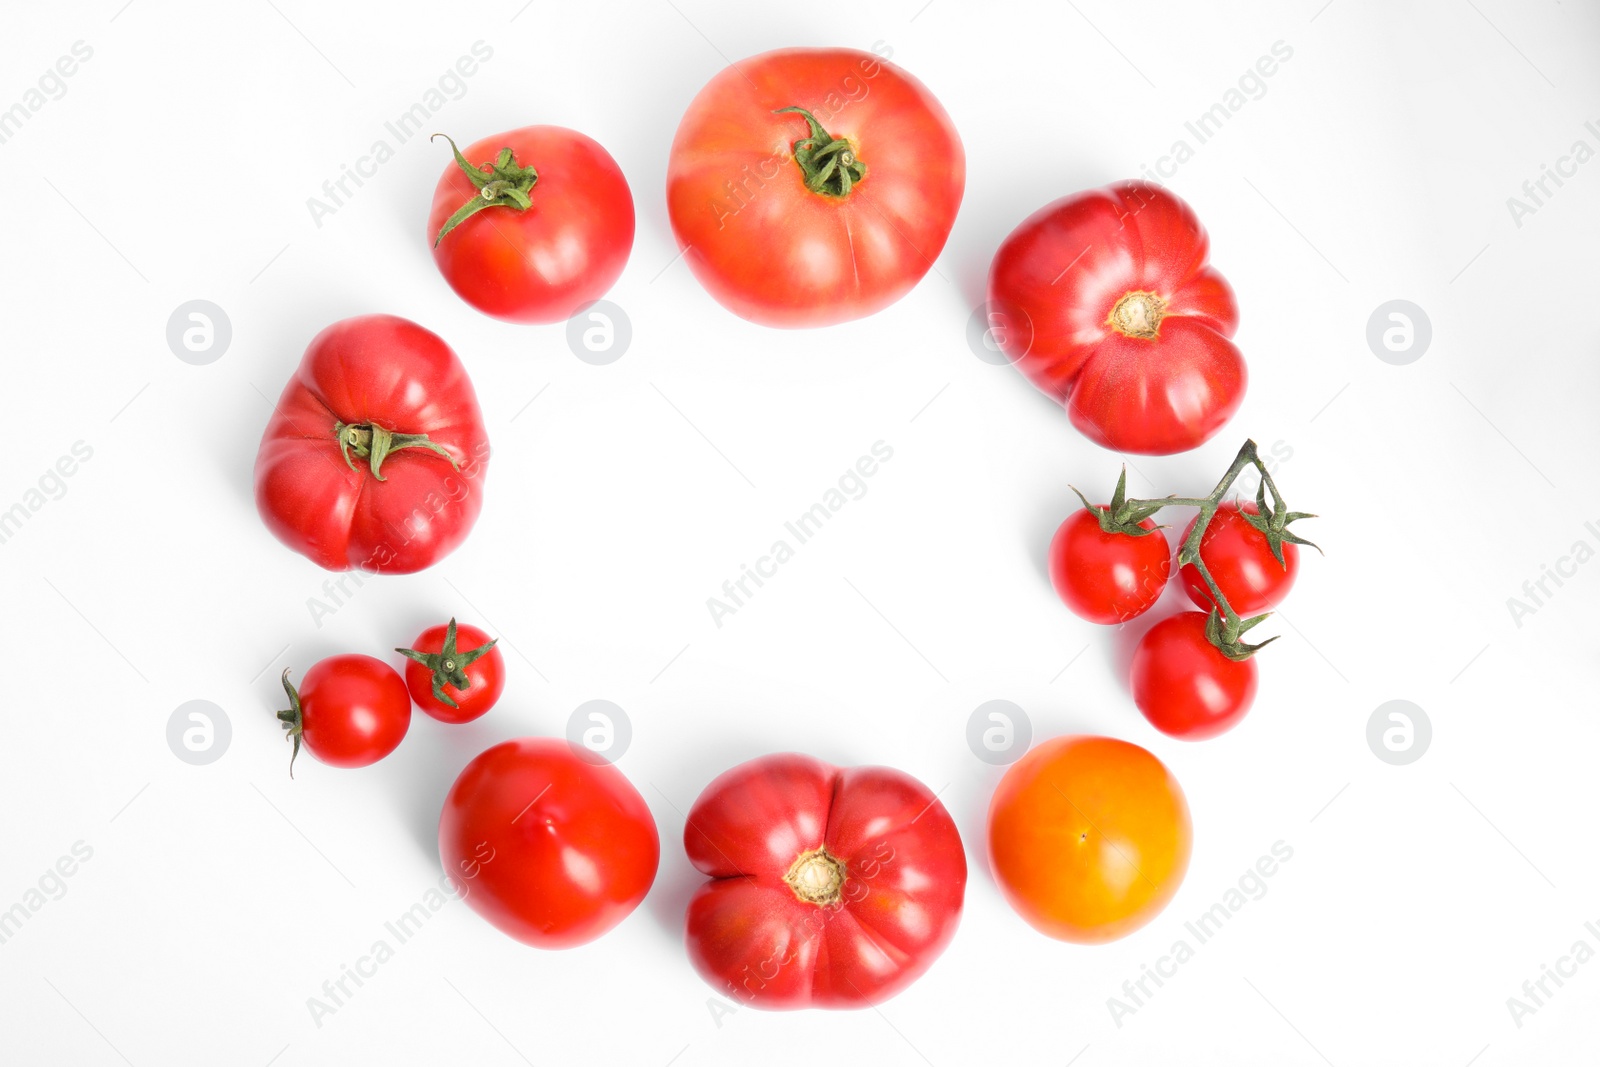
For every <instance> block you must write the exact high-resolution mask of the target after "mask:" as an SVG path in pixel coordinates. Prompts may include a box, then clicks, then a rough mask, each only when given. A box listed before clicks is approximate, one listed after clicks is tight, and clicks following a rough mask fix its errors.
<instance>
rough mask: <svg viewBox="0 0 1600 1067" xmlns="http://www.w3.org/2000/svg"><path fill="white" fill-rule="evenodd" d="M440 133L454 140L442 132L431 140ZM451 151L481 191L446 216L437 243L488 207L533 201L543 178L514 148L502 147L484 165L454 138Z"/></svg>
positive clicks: (519, 206)
mask: <svg viewBox="0 0 1600 1067" xmlns="http://www.w3.org/2000/svg"><path fill="white" fill-rule="evenodd" d="M440 137H444V139H445V140H446V141H450V138H449V137H447V136H445V135H444V134H442V133H436V134H434V135H433V137H430V138H429V140H430V141H431V140H436V139H438V138H440ZM450 151H451V152H453V153H454V154H455V157H456V166H458V167H460V168H461V173H463V174H465V175H466V176H467V181H469V182H471V183H472V187H473V188H474V189H476V190H478V192H477V195H475V196H474V197H473V198H472V199H471V200H468V201H467V202H466V203H465V204H462V205H461V206H460V207H459V208H457V209H456V213H455V214H454V215H451V216H450V217H449V218H448V219H446V220H445V224H444V225H443V226H441V227H440V228H439V235H438V236H437V237H435V238H434V239H433V247H435V248H438V247H439V242H440V241H442V240H444V235H445V234H447V233H449V232H450V231H451V230H453V229H455V228H456V227H457V226H460V225H461V224H462V223H463V222H466V221H467V220H468V219H470V218H471V217H472V216H474V215H476V214H477V213H478V212H480V211H482V210H484V209H485V208H491V207H509V208H515V209H516V210H518V211H526V210H528V208H529V207H531V206H532V205H533V198H532V196H531V195H530V194H531V193H532V192H533V186H534V183H536V182H537V181H538V180H539V172H538V171H536V170H534V169H533V168H532V167H524V166H522V165H521V164H519V163H518V162H517V159H516V157H515V156H514V155H512V154H511V149H509V148H502V149H500V154H499V155H498V156H496V157H495V161H494V162H493V163H485V164H483V166H481V167H475V166H473V165H472V164H471V163H468V162H467V157H466V156H464V155H462V154H461V149H459V148H457V147H456V143H455V142H454V141H450Z"/></svg>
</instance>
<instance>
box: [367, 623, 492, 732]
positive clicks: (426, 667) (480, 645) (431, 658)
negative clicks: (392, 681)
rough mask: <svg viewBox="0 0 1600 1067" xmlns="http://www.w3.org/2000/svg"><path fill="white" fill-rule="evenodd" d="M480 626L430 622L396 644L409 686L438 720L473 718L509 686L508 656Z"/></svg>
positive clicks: (425, 708) (415, 696)
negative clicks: (407, 645)
mask: <svg viewBox="0 0 1600 1067" xmlns="http://www.w3.org/2000/svg"><path fill="white" fill-rule="evenodd" d="M498 642H499V638H497V637H490V636H489V635H488V634H486V633H484V632H483V631H482V630H480V629H478V628H477V627H476V626H460V627H458V626H457V625H456V620H454V619H451V620H450V622H449V624H448V625H445V626H430V627H428V628H427V629H426V630H424V631H422V633H421V634H419V635H417V639H416V640H415V641H413V642H412V643H411V647H410V648H397V649H395V651H396V652H398V653H400V654H401V655H402V656H404V657H406V659H408V660H410V662H409V663H407V664H406V688H407V689H409V690H410V691H411V699H412V700H415V701H416V702H417V707H419V708H421V709H422V710H423V711H425V712H427V713H428V714H429V715H431V716H433V717H434V718H435V719H438V720H439V721H440V722H452V723H456V722H471V721H472V720H473V719H476V718H478V717H479V716H480V715H482V714H483V713H484V712H486V711H488V710H489V709H490V708H492V707H494V706H495V703H496V701H498V700H499V699H500V694H501V693H503V692H505V688H506V674H505V671H506V661H505V657H504V656H502V655H501V654H500V650H499V649H498V648H496V647H495V645H496V644H497V643H498Z"/></svg>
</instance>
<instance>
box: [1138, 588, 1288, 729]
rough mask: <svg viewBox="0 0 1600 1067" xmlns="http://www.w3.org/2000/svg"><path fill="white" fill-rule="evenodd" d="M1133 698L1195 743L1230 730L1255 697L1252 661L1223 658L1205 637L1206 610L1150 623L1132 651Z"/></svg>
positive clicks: (1155, 721) (1148, 714) (1156, 721)
mask: <svg viewBox="0 0 1600 1067" xmlns="http://www.w3.org/2000/svg"><path fill="white" fill-rule="evenodd" d="M1132 673H1133V702H1134V703H1135V704H1137V705H1138V706H1139V711H1140V712H1141V713H1143V715H1144V717H1145V718H1146V719H1149V720H1150V725H1152V726H1154V727H1155V728H1156V729H1157V730H1160V731H1161V732H1162V733H1164V734H1167V735H1168V736H1170V737H1177V738H1182V739H1183V740H1185V741H1200V740H1204V739H1205V738H1207V737H1215V736H1217V735H1218V734H1220V733H1224V732H1226V731H1227V730H1230V729H1232V728H1233V727H1234V726H1235V725H1236V724H1237V723H1238V722H1239V720H1240V719H1242V718H1244V715H1245V712H1247V711H1249V710H1250V705H1251V703H1252V702H1253V701H1254V700H1255V698H1256V684H1257V674H1256V661H1255V660H1254V659H1244V660H1233V659H1229V658H1228V657H1227V656H1224V655H1223V654H1222V653H1221V652H1220V651H1218V650H1217V647H1216V646H1215V645H1213V644H1212V643H1211V642H1210V641H1209V640H1207V638H1206V613H1205V612H1203V611H1183V612H1179V613H1178V614H1176V615H1174V616H1172V617H1171V618H1170V619H1162V620H1161V621H1160V622H1158V623H1156V624H1155V625H1154V626H1152V627H1151V628H1150V630H1149V632H1148V633H1146V634H1145V635H1144V637H1143V638H1142V639H1141V640H1140V641H1139V647H1138V648H1136V649H1134V652H1133V671H1132Z"/></svg>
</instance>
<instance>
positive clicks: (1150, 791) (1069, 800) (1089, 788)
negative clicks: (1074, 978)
mask: <svg viewBox="0 0 1600 1067" xmlns="http://www.w3.org/2000/svg"><path fill="white" fill-rule="evenodd" d="M1191 840H1192V835H1191V828H1190V823H1189V804H1188V801H1186V800H1185V799H1184V796H1183V790H1182V789H1181V788H1179V786H1178V782H1177V780H1176V779H1175V778H1173V777H1172V774H1171V772H1170V771H1168V770H1167V768H1166V766H1165V765H1164V764H1163V763H1162V762H1161V761H1160V760H1158V759H1156V758H1155V757H1154V756H1152V755H1151V754H1150V753H1149V752H1147V751H1145V750H1144V749H1142V748H1140V747H1139V746H1138V745H1133V744H1129V743H1128V742H1126V741H1118V740H1116V739H1114V738H1110V737H1081V736H1078V737H1070V736H1069V737H1057V738H1054V739H1052V740H1049V741H1046V742H1044V743H1043V744H1040V745H1038V746H1036V747H1035V748H1033V749H1032V750H1030V751H1029V752H1028V754H1027V755H1025V756H1023V757H1022V758H1021V759H1020V760H1018V761H1017V762H1016V763H1014V764H1012V766H1011V767H1010V769H1008V770H1007V771H1006V773H1005V776H1004V777H1003V778H1001V779H1000V784H999V786H998V787H996V789H995V791H994V798H993V799H992V800H991V801H990V802H989V864H990V868H991V869H992V870H993V872H994V877H995V881H996V882H997V883H999V886H1000V891H1001V893H1002V894H1004V896H1005V898H1006V901H1007V902H1008V903H1009V904H1010V905H1011V907H1012V908H1014V909H1015V910H1016V912H1017V914H1018V915H1021V916H1022V917H1023V918H1024V919H1026V920H1027V921H1028V923H1029V924H1031V925H1032V926H1033V927H1034V928H1035V929H1036V930H1038V931H1040V932H1041V933H1044V934H1048V935H1049V936H1051V937H1054V938H1058V939H1060V940H1062V941H1074V942H1077V943H1079V944H1098V943H1100V942H1104V941H1114V940H1116V939H1117V938H1119V937H1125V936H1127V935H1128V934H1130V933H1132V932H1133V931H1135V930H1137V929H1139V927H1141V926H1143V925H1144V924H1145V923H1147V922H1149V921H1150V920H1151V919H1153V918H1154V917H1155V916H1156V915H1157V914H1158V913H1159V912H1160V911H1161V909H1162V908H1164V907H1166V906H1167V903H1168V901H1170V900H1171V899H1172V897H1173V894H1175V893H1176V892H1177V891H1178V886H1179V885H1180V884H1181V883H1182V882H1183V876H1184V873H1185V872H1186V871H1187V870H1188V869H1189V852H1190V846H1191Z"/></svg>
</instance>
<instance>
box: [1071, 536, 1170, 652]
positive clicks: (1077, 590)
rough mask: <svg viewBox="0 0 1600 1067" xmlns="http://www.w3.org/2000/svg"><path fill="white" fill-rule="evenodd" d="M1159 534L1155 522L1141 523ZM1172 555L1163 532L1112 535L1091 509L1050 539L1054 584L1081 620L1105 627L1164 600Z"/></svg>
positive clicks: (1135, 614)
mask: <svg viewBox="0 0 1600 1067" xmlns="http://www.w3.org/2000/svg"><path fill="white" fill-rule="evenodd" d="M1139 525H1140V527H1142V528H1143V529H1146V530H1151V531H1156V523H1155V520H1154V519H1145V520H1144V521H1143V522H1141V523H1139ZM1171 575H1172V551H1171V549H1169V548H1168V547H1167V539H1166V538H1165V537H1163V536H1162V535H1161V534H1160V532H1159V531H1156V532H1152V533H1149V534H1146V535H1144V536H1143V537H1135V536H1134V535H1132V534H1125V533H1107V532H1106V531H1104V530H1102V529H1101V528H1100V520H1099V519H1098V518H1097V517H1096V516H1095V513H1094V512H1092V511H1090V510H1089V509H1088V508H1081V509H1079V510H1078V511H1076V512H1074V513H1073V514H1072V515H1069V516H1068V517H1067V521H1065V522H1063V523H1062V524H1061V526H1060V527H1059V528H1058V529H1057V530H1056V535H1055V536H1054V537H1053V538H1051V539H1050V582H1051V584H1053V585H1054V586H1055V587H1056V593H1057V594H1059V595H1060V597H1061V601H1062V603H1064V604H1066V605H1067V607H1069V608H1071V609H1072V610H1073V612H1074V613H1075V614H1077V615H1078V616H1080V617H1081V618H1085V619H1088V620H1089V621H1090V622H1097V623H1101V624H1103V625H1110V624H1112V623H1119V622H1127V621H1128V620H1129V619H1132V618H1137V617H1138V616H1140V615H1143V614H1144V613H1145V612H1147V611H1149V610H1150V608H1151V607H1152V606H1153V605H1154V604H1155V602H1156V601H1157V600H1159V599H1161V591H1162V590H1163V589H1165V588H1166V586H1167V579H1168V578H1169V577H1171Z"/></svg>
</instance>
